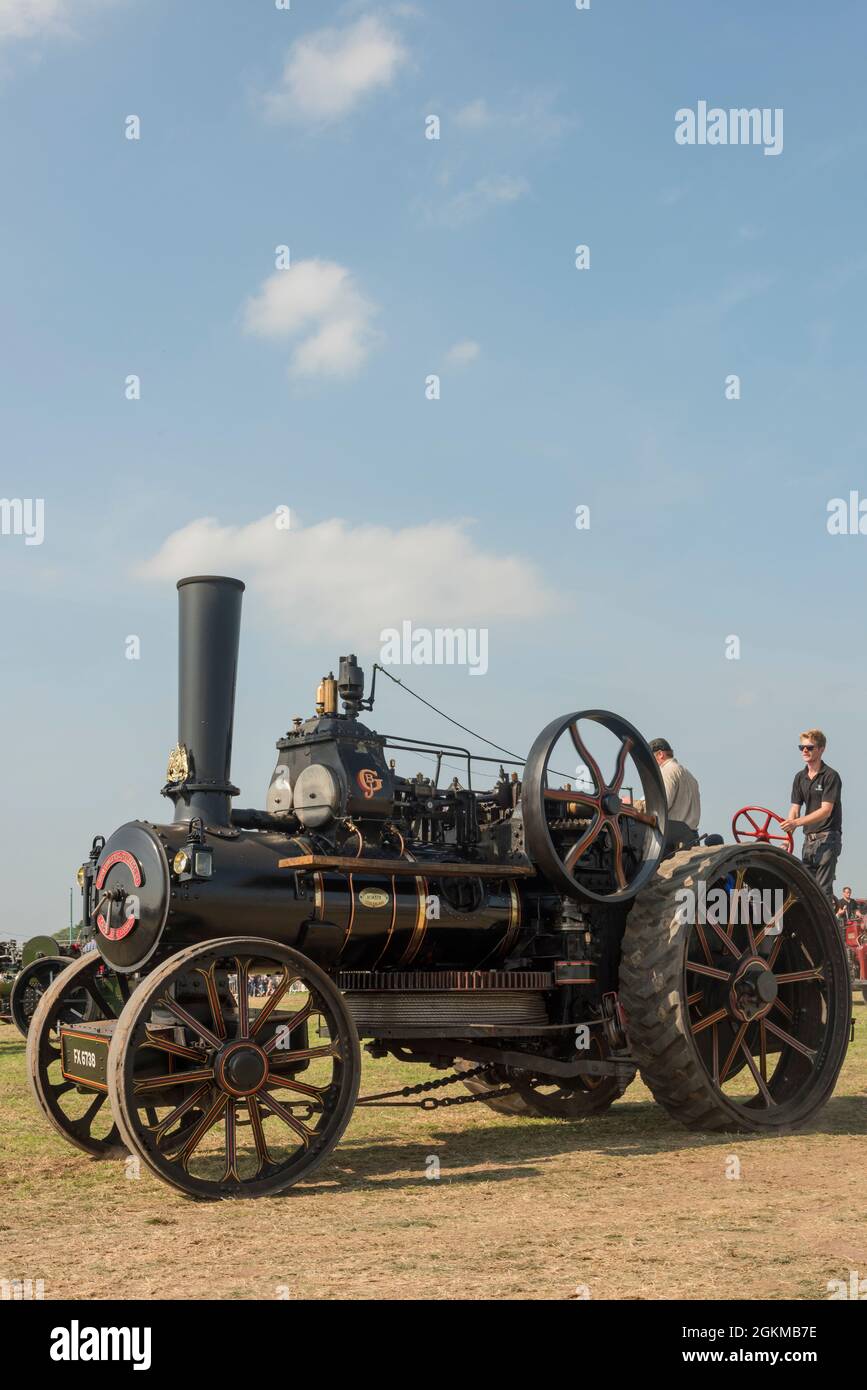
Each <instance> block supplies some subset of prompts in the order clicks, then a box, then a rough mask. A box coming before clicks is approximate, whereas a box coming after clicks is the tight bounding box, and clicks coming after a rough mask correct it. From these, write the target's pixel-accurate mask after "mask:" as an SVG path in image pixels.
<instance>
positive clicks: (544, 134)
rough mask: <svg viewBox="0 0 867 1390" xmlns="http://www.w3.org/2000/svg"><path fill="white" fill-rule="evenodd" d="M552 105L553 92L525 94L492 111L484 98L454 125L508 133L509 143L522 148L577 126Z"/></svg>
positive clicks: (458, 114)
mask: <svg viewBox="0 0 867 1390" xmlns="http://www.w3.org/2000/svg"><path fill="white" fill-rule="evenodd" d="M555 101H556V93H555V92H553V91H532V92H524V93H522V94H521V95H520V97H519V98H518V99H517V101H516V102H515V103H514V104H513V105H512V106H510V107H503V108H502V109H500V110H495V109H493V108H492V107H490V106H489V105H488V103H487V101H486V100H485V98H484V97H476V98H475V100H474V101H470V102H467V105H466V106H462V107H461V108H460V110H459V111H457V112H456V113H455V115H454V118H453V119H454V124H455V125H456V126H457V127H458V129H459V130H467V131H483V130H492V129H496V130H498V131H501V132H503V133H506V132H507V133H508V135H509V138H510V140H513V141H519V142H520V143H522V144H524V145H530V146H534V145H538V144H543V143H545V142H547V141H549V140H557V139H559V138H560V136H561V135H563V134H564V133H565V132H566V131H567V130H569V129H570V128H571V127H572V126H574V125H575V124H576V121H575V118H574V117H572V116H564V115H561V113H560V112H558V111H555V110H554V103H555Z"/></svg>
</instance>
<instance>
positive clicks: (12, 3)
mask: <svg viewBox="0 0 867 1390" xmlns="http://www.w3.org/2000/svg"><path fill="white" fill-rule="evenodd" d="M106 3H108V0H0V41H2V40H3V39H32V38H37V37H38V36H39V35H41V34H47V35H52V34H54V35H58V34H62V35H70V34H72V33H73V32H74V30H73V21H74V20H75V19H77V18H79V17H80V16H81V15H82V14H83V13H84V12H85V11H87V10H92V9H94V8H95V7H96V6H98V5H101V4H102V5H104V4H106Z"/></svg>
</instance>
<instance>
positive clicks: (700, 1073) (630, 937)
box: [620, 845, 851, 1133]
mask: <svg viewBox="0 0 867 1390" xmlns="http://www.w3.org/2000/svg"><path fill="white" fill-rule="evenodd" d="M620 1000H621V1003H622V1005H623V1008H624V1010H625V1012H626V1016H627V1020H628V1031H629V1039H630V1043H631V1046H632V1051H633V1055H634V1056H635V1059H636V1061H637V1062H638V1065H639V1068H640V1071H641V1076H642V1079H643V1080H644V1082H645V1084H646V1085H647V1086H648V1087H649V1089H650V1090H651V1091H652V1092H653V1094H654V1096H655V1097H656V1099H657V1100H658V1101H659V1103H660V1104H661V1105H662V1106H664V1108H665V1109H666V1110H667V1111H668V1113H669V1114H670V1115H672V1116H673V1117H674V1118H675V1119H677V1120H680V1121H681V1123H682V1124H684V1125H686V1126H687V1127H688V1128H690V1129H706V1130H736V1131H742V1132H759V1133H763V1132H764V1133H775V1132H777V1133H779V1132H782V1131H787V1130H791V1129H794V1128H797V1127H798V1126H800V1125H803V1124H806V1123H807V1121H808V1120H810V1119H811V1118H812V1117H813V1116H814V1115H815V1114H816V1112H817V1111H818V1110H820V1109H821V1107H822V1106H823V1105H824V1104H825V1102H826V1101H827V1100H828V1098H829V1097H830V1095H831V1093H832V1091H833V1090H834V1086H835V1085H836V1082H837V1077H838V1076H839V1073H840V1068H841V1066H842V1065H843V1059H844V1057H845V1055H846V1048H847V1044H848V1038H849V1025H850V1017H851V986H850V984H849V980H848V971H847V965H846V955H845V951H844V949H843V943H842V941H841V938H840V932H839V929H838V927H837V924H836V922H835V920H834V915H833V913H832V911H831V908H830V905H829V903H828V901H827V899H826V898H825V897H824V895H823V894H822V893H821V892H820V891H819V888H818V887H817V885H816V883H815V881H814V879H813V878H812V876H811V875H810V874H809V872H808V871H807V870H806V869H805V868H804V867H803V866H802V865H801V864H800V863H799V862H798V861H797V860H796V859H793V858H792V857H791V856H790V855H787V854H785V853H784V852H783V851H782V850H778V849H774V848H771V847H770V846H765V845H756V846H747V845H743V846H730V847H728V848H725V849H721V850H715V851H710V852H709V851H708V850H707V849H705V848H701V849H694V850H688V851H686V852H685V853H682V854H677V855H675V856H674V857H673V858H672V859H670V860H668V861H667V862H666V863H665V864H663V865H662V867H661V868H660V870H659V872H658V873H657V875H656V877H655V879H654V881H653V883H652V884H651V885H650V887H649V888H648V889H647V891H646V892H645V893H644V894H642V896H641V897H640V898H639V900H638V901H637V902H636V904H635V906H634V907H633V909H632V912H631V913H630V917H629V921H628V923H627V927H626V932H625V934H624V938H623V952H622V958H621V966H620Z"/></svg>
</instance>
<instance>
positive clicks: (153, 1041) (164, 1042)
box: [142, 1029, 202, 1062]
mask: <svg viewBox="0 0 867 1390" xmlns="http://www.w3.org/2000/svg"><path fill="white" fill-rule="evenodd" d="M142 1046H143V1047H155V1048H157V1049H158V1050H159V1051H160V1052H170V1053H171V1054H172V1056H173V1057H185V1058H186V1059H187V1061H188V1062H201V1060H202V1054H201V1052H197V1051H196V1049H195V1048H194V1047H182V1046H181V1044H180V1043H176V1042H174V1041H173V1040H172V1039H171V1038H161V1037H158V1036H157V1034H156V1033H151V1032H150V1030H149V1029H146V1030H145V1040H144V1042H143V1043H142Z"/></svg>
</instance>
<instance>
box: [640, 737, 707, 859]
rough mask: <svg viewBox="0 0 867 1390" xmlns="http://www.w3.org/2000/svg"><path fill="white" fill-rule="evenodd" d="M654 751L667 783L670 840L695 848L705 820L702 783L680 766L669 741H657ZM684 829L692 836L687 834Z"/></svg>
mask: <svg viewBox="0 0 867 1390" xmlns="http://www.w3.org/2000/svg"><path fill="white" fill-rule="evenodd" d="M650 751H651V753H652V754H653V756H654V758H655V759H656V761H657V763H658V764H659V770H660V772H661V773H662V780H663V782H664V783H665V798H666V801H667V802H668V816H669V822H668V823H669V840H673V841H675V842H680V843H682V844H684V845H688V844H695V843H696V840H697V833H696V832H697V831H698V823H699V820H700V819H701V795H700V793H699V789H698V782H697V781H696V780H695V778H694V777H693V775H692V773H691V772H690V771H689V769H688V768H685V767H684V766H683V763H679V762H678V761H677V758H676V757H675V756H674V749H673V748H672V746H671V744H670V743H669V741H668V739H667V738H654V739H652V740H651V743H650ZM684 828H685V830H686V831H688V832H689V833H688V834H685V833H683V831H684Z"/></svg>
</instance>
